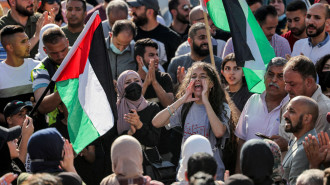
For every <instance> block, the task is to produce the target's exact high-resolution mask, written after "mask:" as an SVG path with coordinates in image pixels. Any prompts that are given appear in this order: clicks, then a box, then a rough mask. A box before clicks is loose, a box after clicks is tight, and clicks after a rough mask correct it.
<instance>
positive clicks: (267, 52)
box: [240, 2, 275, 67]
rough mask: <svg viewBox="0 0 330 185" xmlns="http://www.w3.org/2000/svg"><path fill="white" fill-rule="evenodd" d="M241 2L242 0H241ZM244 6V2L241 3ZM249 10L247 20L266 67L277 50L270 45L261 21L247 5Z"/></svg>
mask: <svg viewBox="0 0 330 185" xmlns="http://www.w3.org/2000/svg"><path fill="white" fill-rule="evenodd" d="M240 4H241V2H240ZM241 6H242V4H241ZM246 8H247V9H248V10H249V11H248V15H247V22H248V23H249V25H250V27H251V30H252V33H253V36H254V38H255V40H256V42H257V45H258V48H259V51H260V54H261V57H262V60H263V61H264V64H265V67H266V66H267V64H268V63H269V61H270V60H271V59H272V58H274V57H275V51H274V49H273V48H272V46H271V45H270V43H269V41H268V39H267V37H266V36H265V34H264V32H263V31H262V29H261V27H260V25H259V23H258V22H257V20H256V18H255V17H254V15H253V13H252V11H251V9H250V8H248V7H246ZM244 12H245V11H244Z"/></svg>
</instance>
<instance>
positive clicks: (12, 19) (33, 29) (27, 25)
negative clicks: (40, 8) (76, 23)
mask: <svg viewBox="0 0 330 185" xmlns="http://www.w3.org/2000/svg"><path fill="white" fill-rule="evenodd" d="M7 2H8V4H9V6H10V10H9V11H8V13H7V15H4V16H2V17H1V19H0V29H2V28H3V27H5V26H6V25H20V26H22V27H23V28H24V31H25V33H26V34H27V36H28V37H29V39H30V42H31V50H30V54H31V57H32V58H34V56H35V55H36V54H37V53H38V41H39V34H40V30H41V28H42V26H43V25H46V24H48V23H51V22H54V18H55V16H54V13H53V12H45V13H44V14H43V15H41V16H40V14H39V13H38V14H36V13H34V11H33V0H7Z"/></svg>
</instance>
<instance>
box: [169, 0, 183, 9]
mask: <svg viewBox="0 0 330 185" xmlns="http://www.w3.org/2000/svg"><path fill="white" fill-rule="evenodd" d="M179 4H180V3H179V0H169V1H168V10H169V11H170V12H171V10H173V9H175V10H177V9H178V6H179Z"/></svg>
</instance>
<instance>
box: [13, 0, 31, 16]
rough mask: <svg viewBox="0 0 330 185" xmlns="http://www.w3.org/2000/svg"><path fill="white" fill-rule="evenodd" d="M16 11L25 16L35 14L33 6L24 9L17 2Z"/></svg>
mask: <svg viewBox="0 0 330 185" xmlns="http://www.w3.org/2000/svg"><path fill="white" fill-rule="evenodd" d="M29 7H32V9H31V11H29V10H27V8H29ZM16 11H17V12H18V13H19V14H20V15H23V16H31V15H33V14H34V12H33V4H31V5H29V6H27V7H26V8H24V7H23V6H21V5H20V4H18V3H17V1H16Z"/></svg>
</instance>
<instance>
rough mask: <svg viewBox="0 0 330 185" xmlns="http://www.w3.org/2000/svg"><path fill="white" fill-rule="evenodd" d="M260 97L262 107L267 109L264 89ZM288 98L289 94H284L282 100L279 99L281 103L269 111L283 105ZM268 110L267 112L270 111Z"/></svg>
mask: <svg viewBox="0 0 330 185" xmlns="http://www.w3.org/2000/svg"><path fill="white" fill-rule="evenodd" d="M260 98H261V100H262V103H263V104H264V108H265V109H267V103H266V90H265V91H264V92H263V93H262V94H261V95H260ZM289 99H290V96H289V95H286V96H285V97H284V98H283V100H282V101H281V103H280V104H279V105H278V106H277V107H275V108H274V109H273V110H272V111H270V112H273V111H275V110H277V109H281V108H282V106H283V105H284V104H286V102H288V101H289ZM270 112H269V113H270Z"/></svg>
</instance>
